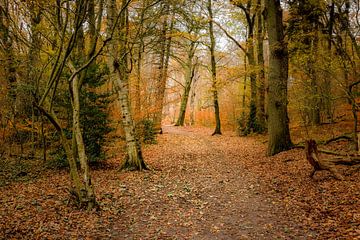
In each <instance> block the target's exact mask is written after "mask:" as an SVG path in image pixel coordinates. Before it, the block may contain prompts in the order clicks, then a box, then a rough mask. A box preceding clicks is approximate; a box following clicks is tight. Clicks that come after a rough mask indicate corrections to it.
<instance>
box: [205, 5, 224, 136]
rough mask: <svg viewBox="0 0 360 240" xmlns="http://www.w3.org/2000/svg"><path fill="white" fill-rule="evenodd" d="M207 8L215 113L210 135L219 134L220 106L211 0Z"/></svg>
mask: <svg viewBox="0 0 360 240" xmlns="http://www.w3.org/2000/svg"><path fill="white" fill-rule="evenodd" d="M207 10H208V14H209V36H210V62H211V80H212V89H211V90H212V92H213V102H214V113H215V130H214V132H213V134H212V135H215V134H221V121H220V108H219V96H218V90H217V88H218V86H217V85H218V84H217V78H216V60H215V37H214V26H213V25H214V24H213V18H214V17H213V10H212V0H208V2H207Z"/></svg>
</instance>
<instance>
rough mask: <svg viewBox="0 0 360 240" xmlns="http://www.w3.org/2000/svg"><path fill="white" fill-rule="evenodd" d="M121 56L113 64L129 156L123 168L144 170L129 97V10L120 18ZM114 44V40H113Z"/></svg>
mask: <svg viewBox="0 0 360 240" xmlns="http://www.w3.org/2000/svg"><path fill="white" fill-rule="evenodd" d="M126 2H127V1H126V0H123V1H122V6H125V5H126ZM119 21H120V22H119V39H120V41H119V43H118V47H119V55H118V56H119V57H118V58H115V59H114V61H113V63H112V66H113V69H114V71H115V72H116V73H117V78H114V79H113V82H114V86H115V91H116V93H117V96H118V100H119V104H120V110H121V120H122V125H123V128H124V131H125V139H126V152H127V156H126V159H125V162H124V164H123V166H122V169H126V170H144V169H147V166H146V164H145V162H144V159H143V156H142V152H141V144H140V142H139V140H138V139H137V138H136V134H135V125H134V121H133V117H132V113H131V106H130V105H131V102H130V99H129V73H128V72H129V69H128V61H129V60H128V51H129V49H128V43H127V37H128V31H129V28H128V27H129V25H128V24H129V23H128V13H127V10H125V11H123V12H122V13H121V14H120V18H119ZM112 44H114V42H112Z"/></svg>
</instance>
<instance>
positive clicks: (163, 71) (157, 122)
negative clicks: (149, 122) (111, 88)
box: [154, 4, 174, 132]
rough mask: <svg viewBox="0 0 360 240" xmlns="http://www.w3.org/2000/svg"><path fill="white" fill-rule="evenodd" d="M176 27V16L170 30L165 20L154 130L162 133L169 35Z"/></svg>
mask: <svg viewBox="0 0 360 240" xmlns="http://www.w3.org/2000/svg"><path fill="white" fill-rule="evenodd" d="M165 14H166V15H168V14H169V5H168V4H166V10H165ZM173 27H174V15H173V16H172V17H171V23H170V27H169V29H168V18H165V19H164V22H163V30H162V36H161V38H162V41H161V52H160V63H159V64H160V66H159V78H158V82H157V94H156V96H155V97H156V100H155V104H156V112H155V118H154V128H155V131H156V132H162V131H161V120H162V111H163V106H164V97H165V88H166V81H167V75H168V67H169V59H170V49H171V41H172V39H171V37H167V33H168V32H171V31H172V29H173Z"/></svg>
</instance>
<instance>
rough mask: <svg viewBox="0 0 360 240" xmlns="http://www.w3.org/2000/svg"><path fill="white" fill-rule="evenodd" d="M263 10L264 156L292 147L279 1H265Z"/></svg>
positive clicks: (286, 63) (286, 65) (285, 49)
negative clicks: (265, 59)
mask: <svg viewBox="0 0 360 240" xmlns="http://www.w3.org/2000/svg"><path fill="white" fill-rule="evenodd" d="M265 8H266V14H265V18H266V23H267V30H268V35H269V46H270V59H269V100H268V111H269V119H268V129H269V144H268V151H267V153H268V155H269V156H272V155H275V154H277V153H279V152H281V151H285V150H288V149H290V147H291V145H292V143H291V140H290V131H289V118H288V113H287V102H288V100H287V81H288V52H287V44H286V42H285V40H284V27H283V22H282V9H281V6H280V1H279V0H269V1H265Z"/></svg>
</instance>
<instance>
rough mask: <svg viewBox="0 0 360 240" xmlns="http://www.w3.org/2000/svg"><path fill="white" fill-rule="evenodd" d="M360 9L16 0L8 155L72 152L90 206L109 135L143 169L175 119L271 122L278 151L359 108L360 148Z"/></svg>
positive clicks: (74, 176) (8, 77)
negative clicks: (149, 149)
mask: <svg viewBox="0 0 360 240" xmlns="http://www.w3.org/2000/svg"><path fill="white" fill-rule="evenodd" d="M358 5H359V2H358V1H335V0H334V1H325V0H324V1H317V2H316V1H309V0H301V1H290V0H289V1H261V0H234V1H223V2H218V1H211V0H206V1H190V0H184V1H158V0H141V1H140V0H128V1H119V0H106V1H105V0H77V1H65V2H62V1H57V0H53V1H33V0H28V1H20V2H19V1H15V0H3V1H1V5H0V44H1V49H0V50H1V51H0V59H1V62H0V64H1V67H2V70H3V71H1V72H0V75H1V79H0V81H1V86H2V87H1V91H0V102H1V104H2V106H3V107H2V108H1V110H0V111H1V112H0V113H1V130H2V135H1V143H2V144H0V146H1V149H0V154H2V155H7V156H10V155H16V156H17V157H18V158H17V159H18V160H17V164H24V161H23V160H24V159H28V158H35V159H41V160H42V161H43V162H45V164H46V165H49V162H52V161H53V160H54V159H62V160H63V161H62V162H63V163H66V162H67V163H68V165H69V166H70V175H71V186H72V187H73V188H74V189H75V195H76V196H77V198H78V200H79V201H80V203H81V205H88V207H91V206H93V205H94V204H95V196H94V192H95V191H94V190H93V186H92V182H91V174H90V168H89V163H90V162H98V160H100V159H101V157H102V156H104V152H102V147H103V146H104V144H105V141H104V140H105V139H109V138H108V137H107V136H106V134H108V133H110V132H111V134H113V135H114V134H115V135H116V136H117V137H118V138H120V139H123V140H125V141H124V144H125V146H127V148H126V155H127V158H126V160H127V161H123V162H122V164H123V166H125V168H128V169H136V170H141V169H146V168H147V166H146V164H145V161H144V159H143V157H142V154H141V140H142V139H143V140H144V139H152V140H151V142H154V141H153V140H154V138H155V137H154V136H155V135H154V134H155V132H161V125H162V124H175V125H179V126H183V125H188V124H191V125H206V126H208V127H214V129H215V131H214V133H216V134H218V133H221V131H224V130H235V129H237V128H240V129H241V133H242V134H243V135H248V134H251V133H262V132H264V131H265V132H266V130H268V134H269V148H268V154H269V155H273V154H276V153H278V152H280V151H283V150H287V149H288V148H289V147H290V146H291V141H290V130H289V124H290V127H293V126H300V127H302V129H303V132H304V135H306V137H309V136H310V135H311V131H310V130H309V129H311V128H312V127H314V126H319V125H321V124H325V123H326V124H332V123H334V122H336V121H337V119H339V118H340V116H342V115H347V114H350V115H351V116H352V119H353V125H352V130H351V136H347V135H349V134H347V135H346V136H347V137H348V138H351V139H352V142H353V143H354V147H355V148H358V144H357V143H358V112H359V106H358V99H357V98H358V94H359V89H358V85H359V81H358V77H359V58H360V50H359V49H360V47H359V36H358V35H359V33H358V29H359V26H358V22H359V21H358V20H359V19H358V15H359V14H358V13H359V7H358ZM248 80H249V81H248ZM346 107H347V108H348V109H346ZM344 109H346V110H344ZM288 111H289V114H288ZM220 119H221V127H220ZM51 125H52V126H51ZM239 125H240V126H239ZM111 130H113V131H111ZM145 134H149V135H147V136H151V137H143V136H142V135H145ZM60 145H61V146H62V147H60V148H59V146H60ZM7 146H9V147H7ZM59 149H60V150H59ZM19 159H20V160H19ZM65 159H67V161H64V160H65ZM58 162H59V161H58ZM59 165H60V164H59ZM119 165H120V163H119Z"/></svg>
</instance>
